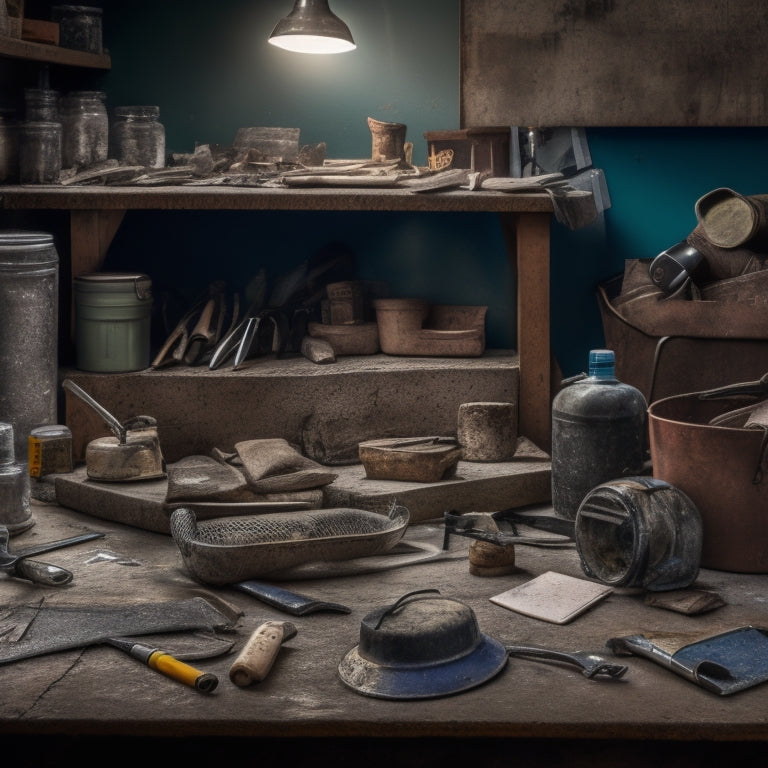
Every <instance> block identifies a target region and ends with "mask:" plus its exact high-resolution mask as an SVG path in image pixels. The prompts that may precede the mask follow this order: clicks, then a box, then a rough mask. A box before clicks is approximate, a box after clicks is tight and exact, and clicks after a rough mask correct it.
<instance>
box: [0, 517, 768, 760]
mask: <svg viewBox="0 0 768 768" xmlns="http://www.w3.org/2000/svg"><path fill="white" fill-rule="evenodd" d="M544 509H546V508H544ZM33 513H34V518H35V520H36V524H35V525H34V527H33V528H31V529H30V530H28V531H26V532H24V533H22V534H20V535H19V536H17V537H15V538H14V539H12V540H11V544H10V546H9V549H10V550H11V551H12V552H13V551H15V550H17V549H20V548H21V547H23V546H26V545H29V544H32V543H40V542H45V541H50V540H53V539H59V538H63V537H66V536H72V535H75V534H79V533H82V532H84V531H99V532H104V533H105V534H106V535H105V537H104V538H102V539H98V540H95V541H90V542H86V543H83V544H79V545H77V546H73V547H69V548H66V549H61V550H57V551H55V552H51V553H48V554H47V555H45V556H44V557H43V558H42V559H44V560H46V561H47V562H50V563H55V564H57V565H60V566H62V567H65V568H68V569H69V570H71V571H72V572H73V573H74V579H73V581H72V583H71V584H69V585H68V586H65V587H41V586H36V585H33V584H31V583H30V582H26V581H23V580H20V579H12V578H10V577H7V576H5V575H4V576H0V579H2V582H1V583H0V594H2V599H3V604H4V606H15V605H19V604H29V605H37V606H44V607H56V606H65V605H70V606H81V607H83V606H89V607H96V606H111V607H116V606H129V605H135V604H140V603H144V602H155V601H159V600H169V601H170V600H179V599H182V598H188V597H191V596H195V595H200V594H201V590H202V594H208V595H211V596H212V597H211V599H212V600H214V601H215V600H216V599H217V598H219V599H223V600H225V601H226V602H227V603H228V604H229V605H232V606H235V607H236V608H238V609H239V610H240V611H241V612H242V615H241V616H240V617H239V619H238V620H237V628H236V630H235V631H234V632H230V633H227V637H229V638H230V639H231V640H232V641H233V642H234V645H233V649H232V651H231V652H230V653H229V654H228V655H224V656H219V657H216V658H210V659H207V660H201V661H199V662H195V665H196V666H197V667H198V668H200V669H202V670H204V671H207V672H212V673H214V674H216V675H217V676H218V678H219V681H220V682H219V685H218V687H217V688H216V690H215V691H213V692H212V693H210V694H203V693H200V692H198V691H196V690H194V689H192V688H190V687H188V686H186V685H183V684H181V683H178V682H176V681H173V680H170V679H167V678H165V677H163V676H161V675H159V674H158V673H156V672H154V671H153V670H151V669H149V668H148V667H146V666H145V665H143V664H142V663H140V662H138V661H136V660H135V659H133V658H130V657H128V656H127V655H125V654H123V653H122V652H121V651H118V650H116V649H114V648H112V647H108V646H91V647H86V648H78V649H73V650H65V651H58V652H54V653H50V654H47V655H44V656H40V657H36V658H30V659H25V660H22V661H14V662H11V663H6V664H4V665H2V666H0V681H1V682H2V687H3V691H4V695H3V697H2V702H1V703H0V732H2V733H3V734H4V738H9V737H11V736H13V737H14V739H15V740H16V741H18V740H19V739H23V738H24V737H26V736H31V735H33V734H34V735H35V738H38V737H40V736H42V735H48V736H58V737H65V738H67V739H71V738H72V737H78V738H79V737H98V736H105V735H110V736H129V735H130V736H132V737H135V736H142V737H158V738H159V737H169V736H175V737H183V738H184V739H187V738H189V739H193V738H201V737H228V738H233V737H246V738H252V737H254V738H255V737H258V741H254V743H253V748H254V750H255V748H256V745H257V744H259V743H264V744H266V743H268V742H269V740H270V739H277V740H278V741H279V740H280V739H282V738H284V737H289V738H290V740H291V741H293V740H296V739H302V738H310V739H311V738H312V737H322V738H324V739H327V738H338V737H344V738H345V739H353V738H364V739H367V738H374V739H379V738H386V739H392V740H393V744H394V742H395V740H398V739H401V738H403V737H407V738H408V739H415V740H420V739H426V740H427V741H428V743H429V744H431V745H432V746H433V747H434V745H435V743H438V744H440V745H442V746H443V747H445V746H446V741H447V742H448V743H450V741H451V740H452V739H459V738H460V739H491V740H492V741H493V740H496V739H505V740H509V743H510V745H511V746H510V747H509V748H510V749H511V750H512V751H513V752H514V749H515V746H514V745H515V743H517V742H519V743H520V744H521V745H522V744H524V743H527V742H528V741H529V740H539V739H547V740H550V739H557V740H563V741H562V743H567V742H568V741H569V740H577V741H581V740H596V741H598V742H603V741H604V742H605V744H606V745H608V744H613V743H614V741H615V740H636V739H639V740H659V741H671V742H675V743H676V742H679V741H684V742H687V741H690V740H702V741H704V740H710V739H712V740H715V741H723V740H726V741H727V740H737V741H741V740H744V741H746V740H758V741H762V740H766V741H768V719H767V717H766V713H768V684H763V685H760V686H757V687H755V688H752V689H750V690H747V691H743V692H741V693H738V694H735V695H733V696H730V697H719V696H717V695H715V694H712V693H709V692H707V691H705V690H704V689H702V688H699V687H698V686H696V685H694V684H693V683H690V682H688V681H687V680H685V679H683V678H681V677H678V676H676V675H674V674H673V673H671V672H670V671H668V670H666V669H665V668H662V667H660V666H657V665H656V664H654V663H652V662H650V661H648V660H645V659H641V658H637V657H629V658H628V657H622V658H623V661H621V663H626V664H627V665H628V666H629V671H628V672H627V674H626V675H625V676H624V677H623V678H622V679H621V680H609V679H600V680H589V679H587V678H586V677H584V676H583V675H581V674H580V673H579V672H578V671H577V670H576V669H575V668H573V667H570V666H564V665H561V664H555V663H551V662H549V663H548V662H542V661H532V660H524V659H520V658H510V659H509V661H508V663H507V665H506V667H505V668H504V669H503V670H502V671H501V672H500V673H499V674H498V675H496V677H494V678H493V679H491V680H490V681H489V682H487V683H485V684H483V685H481V686H480V687H478V688H475V689H472V690H469V691H466V692H464V693H460V694H457V695H454V696H449V697H444V698H438V699H433V700H417V701H388V700H380V699H375V698H369V697H366V696H362V695H360V694H358V693H357V692H355V691H354V690H352V689H350V688H347V687H346V686H345V685H344V683H342V681H341V680H340V678H339V676H338V672H337V669H338V664H339V662H340V661H341V659H342V657H343V656H344V655H345V654H346V653H347V651H348V650H349V649H350V648H352V647H353V646H354V645H356V644H357V642H358V639H359V632H360V623H361V620H362V619H363V617H364V616H365V615H366V614H367V613H368V612H369V611H371V610H372V609H374V608H377V607H381V606H384V605H390V604H392V603H393V602H394V601H396V600H397V599H398V598H399V597H401V596H402V595H404V594H405V593H407V592H409V591H412V590H415V589H424V588H436V589H439V590H440V592H441V593H442V594H443V595H444V596H446V597H451V598H456V599H460V600H463V601H465V602H467V603H468V604H469V605H470V606H471V607H472V608H473V609H474V611H475V613H476V616H477V619H478V622H479V625H480V628H481V630H482V631H483V632H485V633H486V634H488V635H490V636H492V637H494V638H495V639H497V640H499V641H500V642H502V643H535V644H538V645H545V646H548V647H552V648H556V649H560V650H570V651H574V650H586V651H592V652H598V653H603V654H605V655H606V656H607V657H608V658H609V659H610V660H612V661H614V662H617V661H618V659H617V658H616V657H613V656H612V655H611V653H610V652H609V651H608V650H607V649H606V641H607V640H608V639H609V638H611V637H615V636H619V635H623V634H628V633H634V632H643V631H646V632H647V631H652V630H654V631H659V630H667V631H674V632H712V633H714V632H717V631H724V630H727V629H732V628H736V627H739V626H743V625H747V624H751V625H766V624H768V608H767V607H766V602H765V595H766V583H767V582H766V578H767V577H766V576H761V575H738V574H732V573H724V572H716V571H702V572H701V573H700V576H699V579H698V581H697V583H696V586H697V587H700V588H709V589H713V590H715V591H717V592H718V593H720V594H721V595H722V596H723V597H724V598H725V599H726V600H727V605H726V606H724V607H722V608H719V609H717V610H715V611H713V612H711V613H707V614H703V615H700V616H696V617H692V616H685V615H682V614H679V613H676V612H672V611H668V610H664V609H660V608H653V607H650V606H648V605H646V604H645V603H644V599H643V597H644V596H643V595H642V594H638V593H636V592H627V591H622V590H617V591H615V592H614V593H613V594H612V595H611V596H610V597H608V598H607V599H606V600H604V601H602V602H600V603H598V604H596V605H595V606H594V607H593V608H592V609H590V610H589V611H588V612H586V613H584V614H583V615H581V616H579V617H578V618H576V619H575V620H574V621H572V622H571V623H569V624H565V625H556V624H551V623H548V622H544V621H541V620H538V619H534V618H529V617H526V616H523V615H521V614H517V613H513V612H512V611H510V610H507V609H504V608H502V607H500V606H498V605H496V604H494V603H492V602H491V601H490V598H491V597H492V596H493V595H496V594H499V593H501V592H503V591H506V590H508V589H510V588H512V587H514V586H516V585H518V584H522V583H524V582H526V581H528V580H530V579H532V578H534V577H535V576H538V575H540V574H542V573H545V572H547V571H555V572H558V573H562V574H566V575H571V576H575V577H582V578H583V572H582V571H581V568H580V565H579V562H578V556H577V553H576V551H575V549H574V548H573V547H572V546H568V547H566V548H544V547H534V546H520V545H517V546H516V562H517V566H518V570H517V571H516V572H514V573H511V574H508V575H505V576H497V577H478V576H474V575H472V574H470V572H469V563H468V559H467V557H466V554H467V548H468V546H469V541H470V540H469V539H467V538H465V537H459V536H451V537H450V541H451V546H450V549H449V552H448V554H449V555H450V556H449V557H445V558H442V559H440V558H437V559H433V560H432V561H428V562H424V563H420V564H417V565H409V566H406V567H401V568H395V569H390V570H386V571H381V572H376V573H368V574H363V575H351V576H350V575H348V576H345V577H343V578H339V577H332V578H312V579H305V580H303V581H300V582H291V583H281V584H280V586H282V587H284V588H288V589H292V590H294V591H296V592H299V593H301V594H304V595H309V596H311V597H314V598H317V599H322V600H327V601H332V602H336V603H341V604H344V605H347V606H348V607H349V608H350V609H351V611H350V613H349V614H341V613H332V612H319V613H312V614H308V615H305V616H291V615H288V614H286V613H284V612H283V611H282V610H280V609H277V608H273V607H270V606H268V605H267V604H265V603H262V602H261V601H259V600H257V599H255V598H252V597H249V596H248V595H246V594H243V593H241V592H239V591H237V590H234V589H231V588H216V589H211V588H207V587H204V586H203V585H200V584H197V583H195V582H194V581H193V580H192V579H191V578H190V577H189V576H188V574H187V573H186V572H185V570H184V566H183V563H182V560H181V556H180V553H179V551H178V549H177V548H176V545H175V543H174V541H173V539H172V538H171V537H169V536H166V535H163V534H159V533H150V532H147V531H143V530H139V529H136V528H133V527H129V526H124V525H120V524H117V523H112V522H108V521H104V520H100V519H98V518H95V517H93V516H90V515H87V514H83V513H79V512H75V511H72V510H69V509H65V508H62V507H58V506H56V505H46V504H41V503H35V505H34V507H33ZM405 540H406V541H413V542H420V543H422V544H431V545H434V546H435V547H437V548H438V549H439V548H440V547H442V542H443V529H442V525H441V521H440V520H435V521H428V522H424V523H422V524H419V525H416V526H412V527H411V528H409V529H408V531H407V533H406V538H405ZM41 601H42V603H41ZM269 619H273V620H288V621H291V622H292V623H293V624H294V625H295V627H296V629H297V634H296V636H295V637H293V638H292V639H290V640H288V641H287V642H285V643H284V645H283V646H282V648H281V650H280V653H279V655H278V657H277V660H276V663H275V665H274V667H273V668H272V670H271V672H270V673H269V675H268V677H267V678H266V679H265V680H264V681H263V682H261V683H259V684H256V685H254V686H252V687H250V688H239V687H237V686H235V685H234V684H232V683H231V682H230V680H229V678H228V671H229V668H230V666H231V665H232V662H233V660H234V658H235V654H237V653H238V652H239V650H240V649H241V648H242V647H243V645H244V643H245V642H246V640H247V639H248V637H249V636H250V634H251V632H253V630H255V629H256V628H257V627H258V626H259V625H260V624H261V623H262V622H264V621H265V620H269ZM6 641H7V638H6V639H5V640H3V642H6ZM262 740H265V741H263V742H262ZM435 740H436V741H435ZM350 743H351V742H350ZM497 743H498V742H497ZM505 743H506V742H505ZM548 743H550V744H551V743H553V742H548ZM413 744H414V745H415V744H416V741H414V742H413ZM448 749H449V751H450V747H449V748H448ZM252 754H253V755H254V757H255V755H256V754H257V751H254V752H253V753H252ZM725 754H727V752H726V753H725ZM371 764H376V765H380V764H382V763H380V762H375V763H371ZM499 764H502V763H499ZM509 764H511V763H509ZM531 764H533V763H531ZM562 764H564V765H566V764H570V765H573V764H576V763H575V762H573V761H566V762H563V763H562ZM614 764H618V763H614ZM623 764H624V765H627V764H630V763H623ZM701 764H702V763H699V765H701Z"/></svg>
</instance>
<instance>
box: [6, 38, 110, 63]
mask: <svg viewBox="0 0 768 768" xmlns="http://www.w3.org/2000/svg"><path fill="white" fill-rule="evenodd" d="M0 56H4V57H5V58H10V59H22V60H25V61H38V62H41V63H47V64H60V65H65V66H70V67H88V68H91V69H111V68H112V61H111V59H110V56H109V54H108V53H104V54H101V55H98V54H95V53H86V52H85V51H75V50H73V49H71V48H62V47H61V46H58V45H45V44H43V43H31V42H29V41H28V40H20V39H18V38H15V37H8V36H7V35H0Z"/></svg>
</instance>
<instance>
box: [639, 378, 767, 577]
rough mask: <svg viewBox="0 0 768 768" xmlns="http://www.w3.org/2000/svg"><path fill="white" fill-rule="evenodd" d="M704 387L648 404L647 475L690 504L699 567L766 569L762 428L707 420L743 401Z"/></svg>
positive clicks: (742, 397) (765, 435)
mask: <svg viewBox="0 0 768 768" xmlns="http://www.w3.org/2000/svg"><path fill="white" fill-rule="evenodd" d="M704 394H705V393H702V392H693V393H690V394H684V395H675V396H673V397H667V398H664V399H662V400H657V401H655V402H653V403H652V404H651V406H650V407H649V409H648V417H649V418H648V426H649V430H650V448H651V461H652V463H653V475H654V477H656V478H659V479H661V480H665V481H666V482H668V483H669V484H670V485H673V486H675V487H676V488H678V489H679V490H681V491H683V492H684V493H685V494H686V495H687V496H688V497H689V498H690V499H691V501H693V503H694V504H695V505H696V506H697V507H698V509H699V512H700V514H701V518H702V532H703V542H702V553H701V567H702V568H713V569H716V570H722V571H733V572H736V573H768V466H767V465H766V458H767V457H766V442H768V440H767V439H766V437H767V436H768V432H767V431H766V430H765V429H754V428H741V427H732V426H713V425H711V424H710V423H709V422H710V421H711V420H712V419H713V418H716V417H718V416H721V415H722V414H725V413H727V412H729V411H734V410H736V409H737V408H743V407H744V406H745V404H748V402H749V401H748V400H745V397H744V396H741V397H723V398H718V399H706V398H705V397H703V395H704Z"/></svg>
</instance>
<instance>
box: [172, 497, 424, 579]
mask: <svg viewBox="0 0 768 768" xmlns="http://www.w3.org/2000/svg"><path fill="white" fill-rule="evenodd" d="M409 519H410V513H409V512H408V509H407V508H406V507H403V506H402V505H399V504H392V506H391V508H390V510H389V512H388V514H386V515H383V514H380V513H377V512H369V511H367V510H363V509H348V508H345V507H337V508H329V509H309V510H303V511H300V512H276V513H272V514H263V515H249V516H242V517H241V516H238V517H219V518H215V519H210V520H201V521H198V520H197V518H196V516H195V513H194V512H193V511H192V510H190V509H186V508H184V507H181V508H179V509H176V510H174V511H173V513H172V514H171V521H170V524H171V534H172V536H173V539H174V541H175V542H176V544H177V546H178V547H179V550H180V552H181V557H182V560H183V561H184V565H185V566H186V568H187V569H188V570H189V572H190V573H191V574H192V576H193V577H194V578H195V579H197V580H198V581H202V582H204V583H206V584H213V585H222V584H234V583H236V582H239V581H247V580H248V579H256V578H261V577H263V576H268V575H269V574H270V573H276V572H278V571H282V570H285V569H287V568H290V567H292V566H295V565H300V564H302V563H308V562H322V561H332V560H348V559H352V558H355V557H365V556H367V555H375V554H379V553H381V552H385V551H387V550H388V549H391V548H392V547H394V546H395V544H397V542H398V541H400V539H401V538H402V536H403V534H404V533H405V530H406V528H407V527H408V521H409Z"/></svg>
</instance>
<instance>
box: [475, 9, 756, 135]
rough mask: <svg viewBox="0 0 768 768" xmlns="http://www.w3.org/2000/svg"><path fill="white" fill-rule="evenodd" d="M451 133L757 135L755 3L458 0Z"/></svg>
mask: <svg viewBox="0 0 768 768" xmlns="http://www.w3.org/2000/svg"><path fill="white" fill-rule="evenodd" d="M461 16H462V18H461V23H462V31H461V124H462V126H481V125H514V126H535V127H557V126H573V127H589V126H593V127H600V126H616V127H619V126H625V127H628V126H764V125H768V104H767V100H768V97H767V95H766V94H767V93H768V91H767V90H766V87H765V83H766V82H767V81H768V56H767V55H766V52H765V50H764V42H763V41H764V39H765V33H766V30H768V3H765V2H764V0H739V2H738V3H732V2H728V1H727V0H645V1H644V2H642V3H638V2H636V1H635V0H514V2H499V0H463V2H462V10H461Z"/></svg>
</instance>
